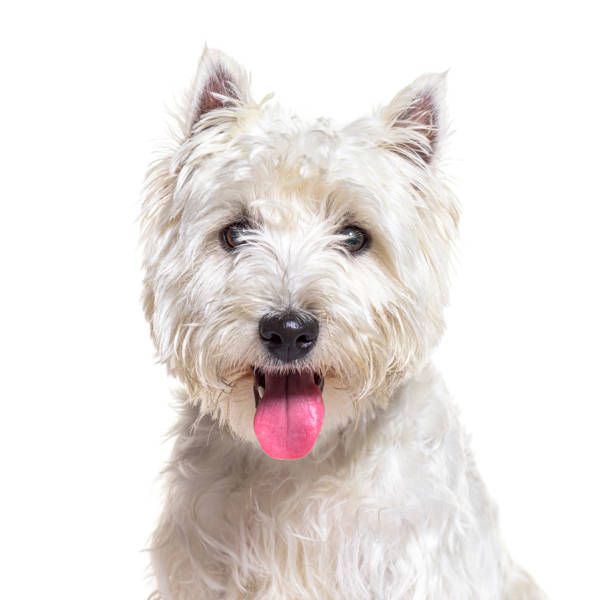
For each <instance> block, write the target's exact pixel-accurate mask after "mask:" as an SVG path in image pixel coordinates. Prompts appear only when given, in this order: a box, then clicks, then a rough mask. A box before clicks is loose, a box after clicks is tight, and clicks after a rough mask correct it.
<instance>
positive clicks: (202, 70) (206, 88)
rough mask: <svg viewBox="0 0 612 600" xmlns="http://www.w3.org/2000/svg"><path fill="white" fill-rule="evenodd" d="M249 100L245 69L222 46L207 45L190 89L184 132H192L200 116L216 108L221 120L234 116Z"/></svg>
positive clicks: (216, 113) (216, 114)
mask: <svg viewBox="0 0 612 600" xmlns="http://www.w3.org/2000/svg"><path fill="white" fill-rule="evenodd" d="M250 101H251V94H250V83H249V76H248V74H247V73H246V71H245V70H244V69H243V68H242V67H241V66H240V65H238V64H237V63H236V62H235V61H234V60H232V59H231V58H229V56H226V55H225V54H223V53H222V52H220V51H219V50H213V49H211V48H204V52H203V53H202V58H201V59H200V64H199V66H198V72H197V74H196V77H195V81H194V84H193V90H192V92H191V99H190V102H189V108H188V111H187V115H186V119H185V133H186V134H187V135H189V134H191V132H192V131H193V128H194V127H195V126H196V125H197V124H198V123H199V122H200V121H201V119H202V118H203V117H205V116H212V113H213V112H214V114H215V116H217V117H219V121H222V120H226V119H228V118H231V116H232V113H233V110H232V109H234V108H235V107H236V106H240V105H241V104H246V103H249V102H250ZM217 122H218V121H217Z"/></svg>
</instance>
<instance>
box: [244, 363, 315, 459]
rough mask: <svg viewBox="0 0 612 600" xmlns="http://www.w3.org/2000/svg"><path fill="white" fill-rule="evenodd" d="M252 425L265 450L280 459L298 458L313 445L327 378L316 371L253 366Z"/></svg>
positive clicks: (306, 452) (304, 454)
mask: <svg viewBox="0 0 612 600" xmlns="http://www.w3.org/2000/svg"><path fill="white" fill-rule="evenodd" d="M252 370H253V395H254V397H255V407H256V411H255V419H254V421H253V428H254V430H255V436H256V437H257V440H258V441H259V444H260V445H261V448H262V450H263V451H264V452H265V453H266V454H267V455H268V456H270V457H272V458H276V459H278V460H295V459H297V458H302V457H303V456H306V455H307V454H308V453H309V452H310V451H311V450H312V448H313V446H314V444H315V442H316V441H317V438H318V437H319V433H320V431H321V427H322V425H323V418H324V416H325V406H324V404H323V384H324V378H323V376H322V375H321V374H320V373H317V372H315V371H308V370H306V371H292V372H290V373H288V374H284V375H278V374H275V373H272V372H265V371H263V370H261V369H257V368H253V369H252Z"/></svg>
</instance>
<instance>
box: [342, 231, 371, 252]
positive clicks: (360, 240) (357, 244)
mask: <svg viewBox="0 0 612 600" xmlns="http://www.w3.org/2000/svg"><path fill="white" fill-rule="evenodd" d="M340 235H341V236H343V237H344V239H343V240H342V243H343V244H344V246H345V248H346V249H347V250H348V251H349V252H351V253H353V254H355V253H357V252H360V251H361V250H363V249H365V248H366V246H367V245H368V241H369V239H370V238H369V237H368V234H367V233H366V232H365V231H364V230H363V229H360V228H359V227H355V226H354V225H348V226H347V227H343V228H342V229H341V230H340Z"/></svg>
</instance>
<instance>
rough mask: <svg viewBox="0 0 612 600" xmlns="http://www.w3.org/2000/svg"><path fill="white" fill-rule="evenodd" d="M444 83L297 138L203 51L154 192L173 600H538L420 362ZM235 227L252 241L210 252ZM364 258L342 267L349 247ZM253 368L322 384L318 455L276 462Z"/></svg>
mask: <svg viewBox="0 0 612 600" xmlns="http://www.w3.org/2000/svg"><path fill="white" fill-rule="evenodd" d="M444 86H445V77H444V76H443V75H426V76H423V77H421V78H419V79H417V80H416V81H415V82H414V83H413V84H412V85H411V86H409V87H407V88H405V89H404V90H402V91H401V92H400V93H399V94H398V95H397V96H396V97H395V98H394V99H393V100H392V101H391V103H390V104H389V105H388V106H386V107H385V108H384V109H382V110H380V111H377V112H376V113H375V114H373V115H371V116H369V117H365V118H363V119H360V120H358V121H355V122H353V123H351V124H349V125H346V126H343V127H337V126H335V125H333V124H332V123H330V122H329V121H328V120H325V119H320V120H318V121H316V122H314V123H304V122H302V121H300V120H299V119H297V118H296V117H294V116H292V115H287V114H285V113H284V112H283V111H282V110H281V109H280V108H279V107H278V106H276V105H274V104H273V103H272V102H271V101H270V98H266V99H264V100H263V101H262V102H260V103H257V102H255V101H254V100H253V98H252V97H251V94H250V90H249V82H248V77H247V75H246V74H245V72H244V71H243V70H242V69H241V68H240V67H239V66H238V65H236V64H235V63H234V62H233V61H232V60H230V59H229V58H228V57H226V56H224V55H222V54H221V53H219V52H216V51H212V50H206V51H205V52H204V55H203V57H202V60H201V64H200V67H199V70H198V73H197V76H196V79H195V82H194V86H193V91H192V94H191V96H190V99H189V103H188V106H187V107H186V109H185V111H184V112H183V120H182V123H181V131H180V133H179V134H178V136H177V139H176V140H175V143H174V145H173V147H172V148H170V149H169V150H168V152H167V153H166V154H165V155H164V156H163V157H162V158H161V159H160V160H159V161H158V162H156V163H155V164H154V165H153V166H152V168H151V170H150V173H149V175H148V179H147V186H146V194H145V202H144V209H143V215H142V232H143V244H144V257H145V259H144V267H145V292H144V307H145V313H146V317H147V319H148V320H149V322H150V325H151V332H152V337H153V340H154V342H155V344H156V347H157V350H158V353H159V358H160V360H161V361H162V362H163V363H165V364H166V365H167V367H168V370H169V372H170V373H171V374H172V375H174V376H175V377H176V378H178V379H179V380H180V381H181V382H182V383H183V384H184V392H183V395H182V397H181V402H182V406H183V408H182V410H181V415H180V419H179V423H178V425H177V426H176V429H175V434H176V444H175V448H174V453H173V457H172V460H171V462H170V464H169V466H168V467H167V469H166V472H165V476H166V480H167V484H168V496H167V499H166V503H165V508H164V511H163V514H162V516H161V519H160V522H159V525H158V527H157V530H156V532H155V534H154V537H153V543H152V562H153V566H154V570H155V575H156V578H157V582H158V590H159V591H158V592H157V595H158V596H159V597H161V598H163V599H164V600H204V599H213V598H214V599H224V600H238V599H251V600H282V599H286V600H298V599H306V598H308V599H319V600H323V599H330V600H338V599H351V600H360V599H363V600H366V599H368V600H371V599H381V600H383V599H384V600H400V599H401V600H409V599H410V600H426V599H428V600H434V599H447V598H451V599H453V600H462V599H468V598H470V599H471V598H479V599H486V600H496V599H502V598H503V599H512V600H519V599H523V600H528V599H530V600H534V599H537V598H542V597H543V596H542V595H541V593H540V592H539V591H538V589H537V587H536V586H535V584H534V583H533V582H532V580H531V579H530V577H529V576H528V575H526V574H525V573H524V572H523V571H521V570H520V569H519V568H517V567H515V566H514V564H513V563H512V562H511V560H510V559H509V558H508V556H507V554H506V551H505V550H504V547H503V545H502V543H501V541H500V537H499V532H498V527H497V519H496V510H495V506H494V504H493V503H492V502H491V500H490V499H489V497H488V495H487V493H486V490H485V489H484V487H483V484H482V482H481V480H480V478H479V475H478V473H477V470H476V468H475V466H474V462H473V459H472V456H471V454H470V451H469V447H468V440H467V438H466V436H465V434H464V433H463V431H462V429H461V427H460V425H459V422H458V419H457V414H456V411H455V409H454V407H453V404H452V402H451V401H450V399H449V397H448V393H447V391H446V389H445V387H444V384H443V383H442V380H441V378H440V376H439V375H438V374H437V373H436V371H435V369H434V367H433V366H432V365H431V364H430V360H429V359H430V355H431V352H432V349H433V348H434V347H435V346H436V344H437V343H438V341H439V339H440V335H441V333H442V329H443V308H444V306H445V304H446V302H447V295H448V291H447V270H448V263H449V255H450V253H451V250H452V243H453V240H454V238H455V235H456V230H457V222H458V208H457V204H456V201H455V198H454V197H453V195H452V193H451V192H450V191H449V188H448V187H447V185H446V183H445V179H444V175H443V173H442V171H441V165H442V150H443V146H444V140H445V136H446V133H447V121H446V113H445V110H444V105H443V102H444ZM236 222H242V223H247V224H248V228H247V230H246V231H245V232H244V234H243V235H244V238H243V240H242V241H243V242H244V243H242V244H241V245H240V246H239V247H238V248H236V249H234V250H233V251H228V249H227V248H225V247H223V243H222V241H221V239H220V235H221V232H223V231H224V228H226V227H227V226H228V225H230V224H232V223H236ZM349 225H351V226H358V227H359V228H361V229H362V230H364V231H366V232H367V233H368V236H369V240H370V241H369V245H368V247H367V248H366V249H365V250H364V251H362V252H360V253H358V254H355V255H353V254H351V253H350V252H349V251H348V250H347V248H346V246H345V245H343V234H342V231H343V228H344V227H346V226H349ZM285 310H300V311H306V312H308V313H309V314H311V315H314V316H315V317H316V319H317V320H318V322H319V325H320V333H319V337H318V340H317V343H316V345H315V347H314V348H313V350H312V352H310V353H309V354H308V355H307V356H306V357H304V358H301V359H299V360H298V361H295V362H294V363H291V364H281V363H279V361H277V360H275V359H274V358H273V357H272V356H270V354H269V352H268V351H267V350H266V347H265V346H264V344H262V343H261V339H260V335H259V332H258V323H259V320H260V319H261V317H262V316H264V315H266V314H268V313H270V312H280V311H285ZM253 369H259V370H263V371H266V372H269V373H272V372H274V373H276V374H282V373H289V372H291V371H294V370H296V369H298V370H300V372H315V373H320V374H321V375H322V376H324V379H325V386H324V390H323V401H324V404H325V419H324V422H323V427H322V430H321V432H320V435H319V437H318V440H317V442H316V444H315V446H314V448H313V450H312V451H311V452H310V453H309V454H308V455H307V456H305V457H304V458H301V459H299V460H295V461H284V460H275V459H273V458H270V457H269V456H266V454H264V452H263V451H262V449H261V448H260V446H259V444H258V441H257V438H256V436H255V433H254V427H253V421H254V418H255V412H256V406H255V401H254V395H253V385H254V375H253Z"/></svg>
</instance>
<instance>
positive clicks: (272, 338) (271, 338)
mask: <svg viewBox="0 0 612 600" xmlns="http://www.w3.org/2000/svg"><path fill="white" fill-rule="evenodd" d="M265 340H266V342H268V344H271V345H273V346H280V345H281V344H282V343H283V339H282V338H281V336H280V335H278V334H276V333H270V334H268V335H267V336H266V337H265Z"/></svg>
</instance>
